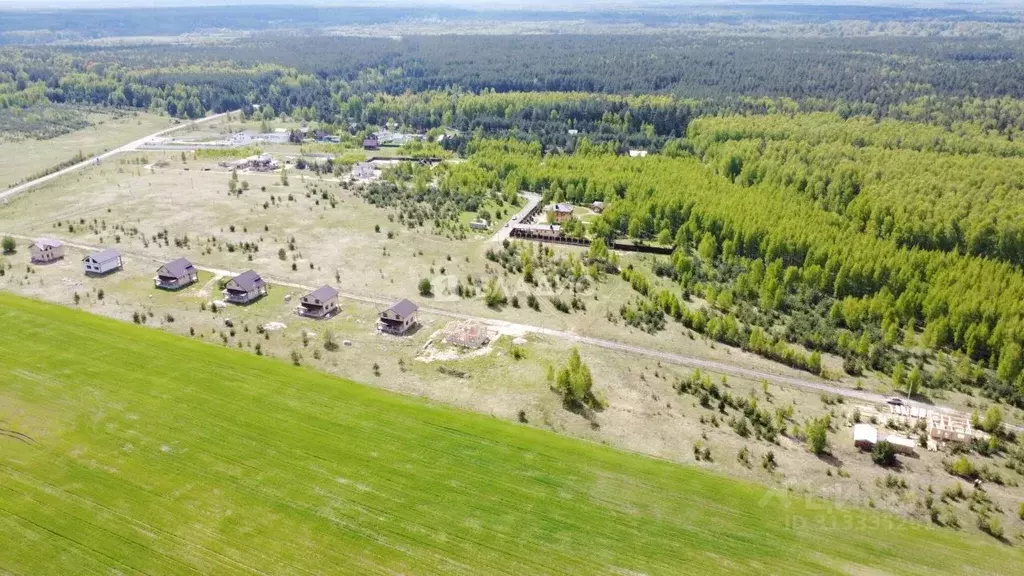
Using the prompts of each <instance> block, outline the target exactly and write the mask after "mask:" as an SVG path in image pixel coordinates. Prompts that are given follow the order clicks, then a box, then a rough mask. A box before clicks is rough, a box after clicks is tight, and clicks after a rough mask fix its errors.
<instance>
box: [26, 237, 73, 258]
mask: <svg viewBox="0 0 1024 576" xmlns="http://www.w3.org/2000/svg"><path fill="white" fill-rule="evenodd" d="M28 251H29V255H30V256H31V258H32V262H33V263H35V264H49V263H50V262H53V261H55V260H60V259H61V258H63V257H64V244H63V243H62V242H60V241H59V240H51V239H49V238H40V239H39V240H36V241H35V242H33V243H32V245H31V246H29V247H28Z"/></svg>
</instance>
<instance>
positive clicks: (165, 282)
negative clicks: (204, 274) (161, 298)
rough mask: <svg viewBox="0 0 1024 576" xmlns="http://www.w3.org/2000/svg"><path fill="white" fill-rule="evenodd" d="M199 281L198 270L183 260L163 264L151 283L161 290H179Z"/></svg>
mask: <svg viewBox="0 0 1024 576" xmlns="http://www.w3.org/2000/svg"><path fill="white" fill-rule="evenodd" d="M198 281H199V270H196V267H195V266H193V265H192V263H191V262H189V261H188V260H187V259H185V258H178V259H177V260H172V261H171V262H168V263H167V264H164V265H163V266H161V267H160V268H158V269H157V271H156V276H154V277H153V283H154V284H155V285H156V287H157V288H161V289H163V290H180V289H182V288H184V287H185V286H188V285H190V284H192V283H194V282H198Z"/></svg>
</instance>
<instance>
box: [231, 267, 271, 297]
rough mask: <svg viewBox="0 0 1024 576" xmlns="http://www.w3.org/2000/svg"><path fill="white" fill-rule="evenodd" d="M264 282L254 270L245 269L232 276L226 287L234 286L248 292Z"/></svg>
mask: <svg viewBox="0 0 1024 576" xmlns="http://www.w3.org/2000/svg"><path fill="white" fill-rule="evenodd" d="M264 284H265V282H264V281H263V278H260V275H259V274H257V273H256V271H255V270H247V271H245V272H242V273H241V274H239V275H238V276H235V277H234V278H232V279H231V282H228V286H227V287H228V289H231V288H232V287H235V288H237V289H239V290H244V291H246V292H250V291H252V290H255V289H256V288H259V287H260V286H263V285H264Z"/></svg>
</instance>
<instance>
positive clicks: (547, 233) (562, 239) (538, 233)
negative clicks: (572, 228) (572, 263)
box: [509, 202, 673, 255]
mask: <svg viewBox="0 0 1024 576" xmlns="http://www.w3.org/2000/svg"><path fill="white" fill-rule="evenodd" d="M543 210H544V208H543V205H542V204H541V203H540V202H538V203H537V205H536V206H534V207H533V209H532V210H530V211H529V212H527V213H526V215H525V216H523V218H522V220H520V221H519V222H516V223H515V224H513V225H512V231H511V232H510V233H509V236H511V237H513V238H519V239H521V240H532V241H534V242H541V243H544V242H550V243H552V244H565V245H567V246H583V247H586V246H590V239H589V238H573V237H571V236H566V235H565V234H564V233H563V232H562V231H561V229H555V228H554V227H552V228H550V229H545V228H528V227H526V226H525V225H526V224H528V223H530V222H532V221H533V219H534V218H536V217H537V216H538V215H539V214H540V213H541V212H543ZM608 248H609V249H611V250H619V251H621V252H643V253H645V254H661V255H669V254H672V250H673V249H672V248H671V247H668V246H644V245H642V244H624V243H622V242H612V243H611V244H610V245H609V246H608Z"/></svg>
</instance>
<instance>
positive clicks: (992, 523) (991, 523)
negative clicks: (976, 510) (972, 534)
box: [978, 514, 1003, 538]
mask: <svg viewBox="0 0 1024 576" xmlns="http://www.w3.org/2000/svg"><path fill="white" fill-rule="evenodd" d="M978 528H980V529H981V531H982V532H984V533H986V534H988V535H989V536H992V537H993V538H1002V537H1003V521H1002V520H1000V518H999V516H996V515H992V516H988V515H985V514H979V515H978Z"/></svg>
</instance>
